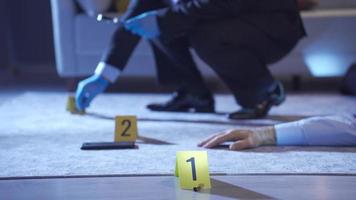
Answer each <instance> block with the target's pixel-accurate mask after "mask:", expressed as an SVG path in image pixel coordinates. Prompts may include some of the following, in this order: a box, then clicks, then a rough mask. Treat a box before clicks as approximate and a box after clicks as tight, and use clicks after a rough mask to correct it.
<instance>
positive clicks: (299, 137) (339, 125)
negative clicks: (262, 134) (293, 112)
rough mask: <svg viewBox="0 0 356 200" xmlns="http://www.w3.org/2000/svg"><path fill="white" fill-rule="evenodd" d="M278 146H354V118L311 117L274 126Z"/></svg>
mask: <svg viewBox="0 0 356 200" xmlns="http://www.w3.org/2000/svg"><path fill="white" fill-rule="evenodd" d="M275 130H276V139H277V145H279V146H288V145H295V146H302V145H306V146H308V145H310V146H313V145H314V146H356V116H355V114H344V115H335V116H324V117H312V118H308V119H304V120H300V121H296V122H290V123H284V124H279V125H276V126H275Z"/></svg>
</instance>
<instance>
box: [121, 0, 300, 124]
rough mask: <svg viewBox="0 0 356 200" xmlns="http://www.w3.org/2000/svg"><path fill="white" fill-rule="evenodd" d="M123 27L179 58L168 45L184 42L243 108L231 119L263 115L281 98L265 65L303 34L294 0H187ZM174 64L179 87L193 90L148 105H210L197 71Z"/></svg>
mask: <svg viewBox="0 0 356 200" xmlns="http://www.w3.org/2000/svg"><path fill="white" fill-rule="evenodd" d="M126 28H127V29H129V30H131V31H132V32H133V33H136V34H138V35H141V36H143V37H146V38H150V39H156V40H157V42H158V43H160V44H161V48H162V49H165V52H167V54H168V55H169V56H170V57H171V58H172V59H176V60H177V61H179V59H181V58H180V57H179V55H177V54H176V52H175V50H174V45H172V44H173V43H174V42H175V41H177V40H182V38H185V39H186V40H188V41H189V44H190V45H191V46H192V47H193V49H195V51H196V52H197V54H198V55H199V56H200V57H201V58H202V59H203V60H204V61H205V62H206V63H207V64H208V65H209V66H210V67H212V69H213V70H214V71H215V72H216V73H217V74H218V75H219V77H220V78H221V79H222V80H223V81H224V82H225V83H226V85H227V86H228V87H229V88H230V90H231V92H232V93H233V95H234V96H235V98H236V101H237V102H238V104H240V105H241V106H242V109H241V110H239V111H237V112H234V113H231V114H230V115H229V117H230V118H232V119H242V118H259V117H264V116H265V115H266V114H267V113H268V111H269V110H270V108H271V107H272V106H273V105H279V104H280V103H282V102H283V100H284V99H285V96H284V95H285V94H284V91H283V87H282V85H281V84H280V83H279V82H277V81H275V80H274V78H273V77H272V75H271V73H270V71H269V70H268V68H267V65H268V64H271V63H274V62H276V61H278V60H280V59H281V58H283V57H284V56H286V55H287V54H288V53H289V52H290V51H291V49H292V48H293V47H294V46H295V45H296V44H297V42H298V41H299V40H300V39H301V38H302V37H303V36H305V31H304V28H303V25H302V20H301V18H300V15H299V11H298V6H297V2H296V1H295V0H185V1H179V2H178V3H177V4H175V5H174V6H172V7H169V8H165V9H160V10H157V11H153V12H148V13H144V14H142V15H140V16H138V17H135V18H133V19H129V20H128V21H126ZM178 66H181V67H182V69H181V71H184V72H185V75H186V77H185V79H182V80H181V82H182V86H183V87H184V88H189V90H190V91H192V92H191V93H192V94H191V95H189V94H181V95H179V94H178V95H177V96H176V97H175V98H174V100H172V101H169V103H166V104H157V105H150V106H149V108H151V109H152V110H163V111H164V110H171V107H173V108H174V110H180V109H183V108H184V109H185V108H186V107H192V108H194V107H195V106H198V107H199V108H201V106H202V105H204V104H206V105H205V106H207V107H209V106H210V105H211V104H212V103H211V102H210V103H209V98H206V97H205V98H204V93H205V94H209V93H208V92H204V91H205V90H206V89H205V87H202V85H203V83H202V82H201V77H200V74H199V73H197V71H196V70H191V69H189V68H185V66H186V65H178ZM198 91H200V92H201V93H200V94H199V92H198ZM194 93H195V94H196V95H194ZM199 95H201V96H202V98H199ZM191 96H196V97H197V98H191Z"/></svg>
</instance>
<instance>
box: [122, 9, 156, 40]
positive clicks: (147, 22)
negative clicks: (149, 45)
mask: <svg viewBox="0 0 356 200" xmlns="http://www.w3.org/2000/svg"><path fill="white" fill-rule="evenodd" d="M124 25H125V28H126V29H127V30H129V31H131V32H132V33H134V34H136V35H139V36H141V37H143V38H146V39H152V38H155V37H157V36H159V35H160V31H159V27H158V23H157V11H150V12H145V13H143V14H141V15H138V16H136V17H133V18H131V19H128V20H126V21H125V23H124Z"/></svg>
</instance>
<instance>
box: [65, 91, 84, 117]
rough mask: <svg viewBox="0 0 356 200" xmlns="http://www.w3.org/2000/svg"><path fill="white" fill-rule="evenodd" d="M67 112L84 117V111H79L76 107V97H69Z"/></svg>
mask: <svg viewBox="0 0 356 200" xmlns="http://www.w3.org/2000/svg"><path fill="white" fill-rule="evenodd" d="M67 111H68V112H70V113H72V114H79V115H84V114H85V110H84V111H79V110H78V109H77V107H76V106H75V97H74V96H69V97H68V100H67Z"/></svg>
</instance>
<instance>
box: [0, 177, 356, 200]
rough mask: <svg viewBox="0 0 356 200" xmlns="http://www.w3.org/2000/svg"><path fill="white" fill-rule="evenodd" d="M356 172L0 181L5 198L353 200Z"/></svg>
mask: <svg viewBox="0 0 356 200" xmlns="http://www.w3.org/2000/svg"><path fill="white" fill-rule="evenodd" d="M355 188H356V176H322V175H315V176H310V175H295V176H291V175H240V176H212V189H211V190H205V191H204V190H203V191H201V192H193V191H188V190H181V189H179V187H178V182H177V180H176V178H175V177H173V176H138V177H84V178H78V177H77V178H48V179H46V178H41V179H13V180H9V179H8V180H0V195H1V199H7V200H22V199H26V200H32V199H34V200H35V199H36V200H37V199H66V200H72V199H73V200H74V199H75V200H81V199H83V200H84V199H85V200H88V199H107V200H114V199H115V200H117V199H127V200H131V199H132V200H136V199H145V200H151V199H152V200H153V199H154V200H157V199H184V200H189V199H202V200H205V199H206V200H208V199H218V200H225V199H354V198H355V197H356V190H355Z"/></svg>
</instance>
